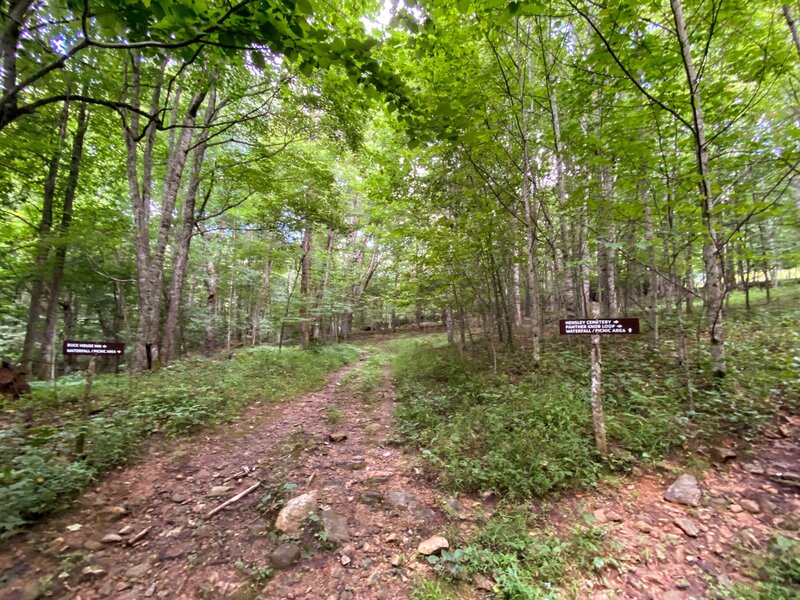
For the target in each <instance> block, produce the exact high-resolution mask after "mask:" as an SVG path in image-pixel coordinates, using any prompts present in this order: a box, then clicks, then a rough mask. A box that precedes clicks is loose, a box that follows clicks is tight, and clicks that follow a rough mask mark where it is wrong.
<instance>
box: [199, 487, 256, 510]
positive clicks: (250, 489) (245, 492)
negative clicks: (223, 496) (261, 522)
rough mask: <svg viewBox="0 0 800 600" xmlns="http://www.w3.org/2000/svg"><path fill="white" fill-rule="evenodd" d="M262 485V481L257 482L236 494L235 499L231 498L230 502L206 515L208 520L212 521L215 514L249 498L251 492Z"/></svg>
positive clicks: (226, 501)
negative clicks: (246, 497)
mask: <svg viewBox="0 0 800 600" xmlns="http://www.w3.org/2000/svg"><path fill="white" fill-rule="evenodd" d="M260 485H261V482H260V481H256V482H255V483H254V484H253V485H251V486H250V487H249V488H247V489H246V490H245V491H243V492H240V493H238V494H236V495H235V496H234V497H233V498H231V499H229V500H225V502H223V503H222V504H220V505H219V506H218V507H217V508H214V509H212V510H210V511H208V514H207V515H206V519H210V518H211V517H213V516H214V515H215V514H217V513H218V512H219V511H221V510H222V509H223V508H225V507H226V506H230V505H231V504H233V503H234V502H238V501H239V500H241V499H242V498H244V497H245V496H247V494H249V493H250V492H252V491H253V490H255V489H256V488H257V487H258V486H260Z"/></svg>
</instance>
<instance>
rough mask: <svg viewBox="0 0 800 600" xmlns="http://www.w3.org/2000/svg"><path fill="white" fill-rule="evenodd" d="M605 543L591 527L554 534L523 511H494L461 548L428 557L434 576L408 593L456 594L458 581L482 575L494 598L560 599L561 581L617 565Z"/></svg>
mask: <svg viewBox="0 0 800 600" xmlns="http://www.w3.org/2000/svg"><path fill="white" fill-rule="evenodd" d="M607 546H608V544H607V543H606V541H605V539H604V532H603V530H602V529H599V528H596V527H591V526H587V525H585V524H583V525H578V526H576V527H575V528H574V529H572V530H567V531H564V532H561V533H556V532H555V531H554V530H553V529H551V528H550V527H549V526H548V525H547V523H546V522H545V521H544V519H543V518H541V517H535V516H533V515H531V513H530V512H529V511H527V510H524V509H521V510H518V511H515V512H509V513H505V514H498V515H496V516H494V517H493V518H492V519H491V520H489V521H488V522H487V523H486V524H485V525H484V526H483V527H481V528H480V529H479V530H478V531H477V532H476V533H475V534H474V536H473V537H472V539H470V540H469V541H467V542H466V543H464V544H463V545H462V546H460V547H458V548H456V549H455V550H452V551H443V552H442V553H441V555H440V556H431V557H427V560H428V561H429V562H430V563H431V564H432V565H433V568H434V571H435V573H436V574H437V578H436V579H434V580H428V581H425V582H420V583H419V584H418V585H417V588H416V590H415V594H414V596H413V597H414V598H420V599H423V598H424V599H431V600H433V599H435V598H451V597H456V593H457V591H458V589H459V587H460V585H461V584H462V583H463V582H466V581H470V580H473V579H474V578H476V577H477V576H481V577H484V578H486V579H487V580H488V581H490V582H492V583H493V585H494V592H495V593H496V594H497V597H499V598H519V599H525V600H545V599H555V598H561V597H563V596H562V594H561V591H562V590H563V586H564V585H565V584H566V582H568V581H572V580H575V579H578V576H579V575H588V574H595V575H599V574H602V572H603V571H604V570H605V569H606V568H608V567H610V566H615V565H616V563H615V562H614V561H613V559H610V558H608V555H609V548H608V547H607Z"/></svg>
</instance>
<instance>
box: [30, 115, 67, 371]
mask: <svg viewBox="0 0 800 600" xmlns="http://www.w3.org/2000/svg"><path fill="white" fill-rule="evenodd" d="M68 120H69V102H65V103H64V107H63V109H62V110H61V115H60V116H59V119H58V137H57V139H56V149H55V151H54V152H53V156H52V157H51V158H50V163H49V164H48V168H47V176H46V177H45V180H44V195H43V199H42V219H41V221H40V223H39V231H38V233H39V239H38V245H37V249H36V259H35V262H34V279H33V285H32V287H31V299H30V309H29V311H28V320H27V323H26V325H25V340H24V341H23V344H22V357H21V358H20V363H21V369H20V370H21V371H22V372H23V373H26V374H30V375H33V373H34V370H33V357H34V352H35V349H36V341H37V339H38V338H39V316H40V313H41V310H42V295H43V293H44V279H45V274H44V271H45V267H46V264H47V259H48V257H49V256H50V242H51V241H50V239H49V238H50V229H51V228H52V226H53V199H54V197H55V192H56V182H57V179H58V170H59V167H60V166H61V155H62V153H63V151H64V142H65V140H66V137H67V121H68Z"/></svg>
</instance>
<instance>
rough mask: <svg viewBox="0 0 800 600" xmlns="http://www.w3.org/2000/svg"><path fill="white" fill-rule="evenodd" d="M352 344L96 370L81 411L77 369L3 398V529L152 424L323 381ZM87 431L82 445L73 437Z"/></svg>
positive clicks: (181, 423) (56, 502) (129, 447)
mask: <svg viewBox="0 0 800 600" xmlns="http://www.w3.org/2000/svg"><path fill="white" fill-rule="evenodd" d="M357 356H358V351H357V350H356V349H355V348H353V347H352V346H347V345H337V346H329V347H325V348H320V349H318V350H314V351H301V350H298V349H294V348H287V349H285V350H283V351H282V352H280V353H279V352H278V351H277V350H276V349H274V348H269V347H263V348H255V349H250V350H243V351H241V352H238V353H237V354H236V355H235V356H234V357H233V358H232V359H230V360H225V359H221V360H212V359H206V358H192V359H186V360H184V361H180V362H178V363H176V364H175V365H173V366H171V367H169V368H165V369H163V370H162V371H160V372H159V373H154V374H150V375H147V376H143V377H139V378H133V379H132V378H130V377H127V376H122V375H120V376H113V375H106V376H101V377H99V378H98V380H97V381H96V382H95V385H94V389H93V394H92V401H91V408H90V412H91V415H90V416H88V417H87V416H85V412H86V407H85V406H84V405H83V399H82V395H83V385H82V380H81V379H79V378H76V379H72V380H64V379H61V380H59V381H58V382H56V384H55V386H48V387H39V388H38V389H37V390H36V391H35V393H33V394H32V395H30V396H27V397H25V398H24V400H22V401H13V402H5V401H4V403H3V405H2V409H3V410H2V413H0V419H2V421H1V422H2V427H3V429H2V431H3V433H2V437H0V503H1V504H2V506H3V507H4V510H3V517H2V519H0V534H1V535H7V534H8V533H11V532H13V531H14V530H16V529H17V528H19V527H20V526H21V525H23V524H24V523H25V522H26V521H27V520H30V519H33V518H36V517H38V516H40V515H42V514H45V513H48V512H51V511H52V510H54V509H58V508H62V507H64V506H66V505H68V504H69V502H70V501H71V500H72V498H73V496H74V494H75V493H76V492H78V491H80V490H82V489H83V488H84V487H85V486H86V485H87V484H88V483H90V482H91V481H93V480H95V479H96V478H97V477H98V476H99V475H101V474H102V473H104V472H105V471H108V470H109V469H111V468H112V467H115V466H117V465H120V464H124V463H125V462H127V461H128V460H130V459H131V458H133V457H134V456H136V451H137V449H138V448H140V447H141V444H142V441H143V440H144V439H145V438H147V437H149V436H151V435H153V434H156V433H162V434H164V435H167V436H173V435H179V434H189V433H192V432H195V431H198V430H199V429H200V428H205V427H209V426H213V425H215V424H219V423H223V422H225V421H229V420H231V419H233V418H234V417H235V416H236V415H238V414H239V413H240V412H241V410H242V408H243V407H245V406H248V405H251V404H252V403H271V402H276V401H278V400H282V399H286V398H291V397H292V396H294V395H296V394H299V393H301V392H305V391H308V390H311V389H313V388H315V387H318V386H320V385H321V384H322V383H323V382H324V381H325V377H326V376H327V374H328V373H330V372H331V371H333V370H335V369H336V368H338V367H340V366H342V365H343V364H345V363H346V362H350V361H352V360H354V359H355V358H356V357H357ZM80 434H83V435H84V436H85V437H86V446H85V450H84V453H83V455H80V456H78V455H76V453H75V446H76V440H77V438H78V436H79V435H80Z"/></svg>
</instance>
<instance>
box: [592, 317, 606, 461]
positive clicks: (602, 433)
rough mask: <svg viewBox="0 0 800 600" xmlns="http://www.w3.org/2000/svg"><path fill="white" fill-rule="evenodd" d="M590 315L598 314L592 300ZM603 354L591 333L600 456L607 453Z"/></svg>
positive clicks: (595, 417)
mask: <svg viewBox="0 0 800 600" xmlns="http://www.w3.org/2000/svg"><path fill="white" fill-rule="evenodd" d="M591 304H592V308H591V311H592V317H593V318H595V319H596V318H598V317H599V316H600V305H599V303H597V302H592V303H591ZM602 375H603V356H602V354H601V352H600V335H599V334H594V335H592V399H591V404H592V424H593V426H594V440H595V443H596V444H597V451H598V452H599V453H600V456H603V457H605V456H607V455H608V443H607V441H606V419H605V414H604V413H603V395H602V394H603V385H602Z"/></svg>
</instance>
